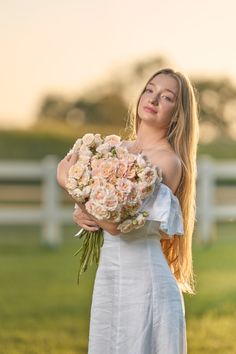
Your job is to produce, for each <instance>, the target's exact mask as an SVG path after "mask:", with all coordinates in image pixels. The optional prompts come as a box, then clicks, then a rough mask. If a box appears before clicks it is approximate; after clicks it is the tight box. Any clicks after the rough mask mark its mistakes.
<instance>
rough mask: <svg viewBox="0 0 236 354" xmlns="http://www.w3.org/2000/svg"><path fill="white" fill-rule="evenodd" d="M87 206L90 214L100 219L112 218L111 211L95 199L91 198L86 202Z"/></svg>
mask: <svg viewBox="0 0 236 354" xmlns="http://www.w3.org/2000/svg"><path fill="white" fill-rule="evenodd" d="M85 208H86V210H87V211H88V213H89V214H91V215H93V216H94V217H95V218H96V219H98V220H108V219H109V218H110V212H109V211H108V210H107V209H106V208H105V207H104V206H103V205H101V204H99V203H96V202H95V201H93V200H89V201H88V202H87V203H86V204H85Z"/></svg>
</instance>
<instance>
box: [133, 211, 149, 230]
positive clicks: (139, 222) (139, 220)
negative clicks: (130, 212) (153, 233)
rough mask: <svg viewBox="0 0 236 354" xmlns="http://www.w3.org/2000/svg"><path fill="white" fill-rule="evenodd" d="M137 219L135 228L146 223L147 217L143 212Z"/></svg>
mask: <svg viewBox="0 0 236 354" xmlns="http://www.w3.org/2000/svg"><path fill="white" fill-rule="evenodd" d="M135 221H136V223H135V226H134V228H135V229H139V228H140V227H142V226H143V225H144V224H145V222H146V217H145V216H144V215H143V214H142V213H141V214H139V215H138V216H137V217H136V219H135Z"/></svg>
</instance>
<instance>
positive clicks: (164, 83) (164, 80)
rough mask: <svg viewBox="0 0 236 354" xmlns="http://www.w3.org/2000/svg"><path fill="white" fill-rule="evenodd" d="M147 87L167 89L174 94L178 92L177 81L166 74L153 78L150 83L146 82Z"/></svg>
mask: <svg viewBox="0 0 236 354" xmlns="http://www.w3.org/2000/svg"><path fill="white" fill-rule="evenodd" d="M147 85H153V86H156V87H160V88H162V89H169V90H172V91H174V92H175V93H177V92H178V82H177V80H176V79H175V78H174V77H172V76H170V75H166V74H159V75H156V76H154V77H153V78H152V79H151V80H150V81H148V83H147Z"/></svg>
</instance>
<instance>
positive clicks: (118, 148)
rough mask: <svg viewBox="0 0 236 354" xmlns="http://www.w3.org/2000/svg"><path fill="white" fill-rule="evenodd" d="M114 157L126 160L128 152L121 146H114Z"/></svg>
mask: <svg viewBox="0 0 236 354" xmlns="http://www.w3.org/2000/svg"><path fill="white" fill-rule="evenodd" d="M115 149H116V155H117V157H118V158H119V159H122V160H123V159H126V158H127V155H128V151H127V149H126V148H123V147H121V146H116V148H115Z"/></svg>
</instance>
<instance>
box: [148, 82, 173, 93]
mask: <svg viewBox="0 0 236 354" xmlns="http://www.w3.org/2000/svg"><path fill="white" fill-rule="evenodd" d="M147 85H152V86H155V84H153V83H152V82H149V83H148V84H147ZM163 91H169V92H171V93H173V95H174V96H176V93H175V92H174V91H172V90H170V89H164V90H163Z"/></svg>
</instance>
